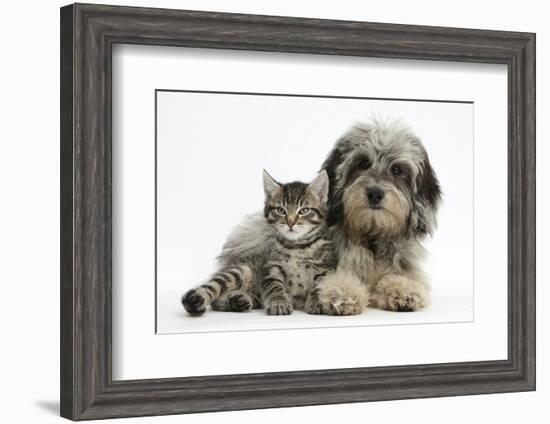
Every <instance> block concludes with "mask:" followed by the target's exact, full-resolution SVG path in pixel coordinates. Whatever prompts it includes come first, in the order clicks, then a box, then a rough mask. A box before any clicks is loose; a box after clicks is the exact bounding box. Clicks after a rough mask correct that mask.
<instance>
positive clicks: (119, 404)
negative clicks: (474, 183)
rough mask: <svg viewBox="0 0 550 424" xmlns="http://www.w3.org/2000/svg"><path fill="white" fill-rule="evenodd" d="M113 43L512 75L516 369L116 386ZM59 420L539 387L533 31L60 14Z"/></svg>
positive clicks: (336, 372) (376, 371) (511, 279)
mask: <svg viewBox="0 0 550 424" xmlns="http://www.w3.org/2000/svg"><path fill="white" fill-rule="evenodd" d="M116 43H127V44H146V45H158V46H185V47H202V48H215V49H239V50H258V51H269V52H293V53H314V54H321V55H348V56H369V57H382V58H399V59H416V60H423V59H425V60H441V61H451V62H479V63H496V64H505V65H507V69H508V311H509V316H508V359H507V360H495V361H483V362H461V363H445V364H427V365H411V366H390V367H370V368H350V369H331V370H318V371H298V372H277V373H263V374H238V375H224V376H205V377H186V378H164V379H151V380H125V381H113V379H112V377H111V375H112V373H111V368H112V361H111V355H112V351H111V346H112V330H111V319H112V310H111V308H112V303H111V302H112V301H111V286H112V263H111V260H112V258H111V237H112V211H111V205H112V199H111V196H112V190H111V183H112V160H111V154H112V146H111V143H112V141H111V125H112V122H111V119H112V117H111V112H112V111H111V89H112V87H111V71H112V67H111V60H112V59H111V55H112V47H113V45H114V44H116ZM60 125H61V415H62V416H63V417H66V418H69V419H73V420H84V419H99V418H113V417H131V416H144V415H164V414H180V413H193V412H205V411H225V410H242V409H253V408H274V407H289V406H301V405H319V404H329V403H344V402H365V401H379V400H390V399H406V398H422V397H437V396H456V395H469V394H481V393H499V392H515V391H528V390H534V389H535V34H532V33H521V32H503V31H485V30H471V29H457V28H442V27H425V26H409V25H394V24H391V25H390V24H379V23H367V22H345V21H331V20H319V19H302V18H289V17H273V16H254V15H242V14H225V13H205V12H195V11H180V10H167V9H150V8H133V7H132V8H131V7H114V6H102V5H88V4H74V5H69V6H66V7H63V8H62V9H61V121H60Z"/></svg>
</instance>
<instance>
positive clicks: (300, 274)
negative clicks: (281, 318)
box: [260, 172, 336, 315]
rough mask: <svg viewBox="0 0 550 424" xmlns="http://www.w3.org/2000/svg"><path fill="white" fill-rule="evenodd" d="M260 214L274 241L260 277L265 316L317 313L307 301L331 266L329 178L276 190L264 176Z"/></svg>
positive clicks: (275, 186)
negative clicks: (296, 311) (272, 231)
mask: <svg viewBox="0 0 550 424" xmlns="http://www.w3.org/2000/svg"><path fill="white" fill-rule="evenodd" d="M264 190H265V193H266V201H265V208H264V214H265V217H266V220H267V222H268V223H269V225H271V226H272V227H273V228H274V229H275V231H276V232H275V234H276V236H275V240H274V242H273V245H272V247H271V251H270V253H269V255H268V257H267V259H266V263H265V265H264V267H263V268H262V271H261V280H260V291H261V296H262V302H263V304H264V308H265V310H266V313H267V314H269V315H288V314H290V313H292V311H293V309H304V307H305V306H306V305H308V308H306V311H308V312H312V313H318V312H317V310H318V308H317V307H316V304H315V302H314V301H313V300H312V299H310V298H309V297H308V296H309V295H310V293H311V292H312V288H313V287H314V286H315V284H316V283H317V282H318V281H320V280H321V279H322V278H323V277H324V276H325V275H326V274H327V273H328V272H329V271H331V270H333V269H334V267H335V265H336V260H335V256H334V249H333V246H332V241H331V238H330V235H329V232H328V228H327V226H326V224H325V214H326V200H327V195H328V177H327V175H326V173H324V172H323V173H321V174H319V176H318V177H317V178H315V179H314V180H313V181H312V182H311V183H310V184H305V183H300V182H294V183H289V184H279V183H277V182H276V181H275V180H273V179H272V178H271V177H270V176H269V174H267V173H264Z"/></svg>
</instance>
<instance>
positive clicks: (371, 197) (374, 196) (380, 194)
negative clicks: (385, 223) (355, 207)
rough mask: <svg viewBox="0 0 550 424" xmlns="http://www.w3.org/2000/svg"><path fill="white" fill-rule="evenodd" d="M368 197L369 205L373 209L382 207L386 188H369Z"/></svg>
mask: <svg viewBox="0 0 550 424" xmlns="http://www.w3.org/2000/svg"><path fill="white" fill-rule="evenodd" d="M367 199H368V201H369V207H370V208H372V209H378V208H380V206H381V205H380V204H381V203H382V200H384V190H382V189H381V188H380V187H369V188H367Z"/></svg>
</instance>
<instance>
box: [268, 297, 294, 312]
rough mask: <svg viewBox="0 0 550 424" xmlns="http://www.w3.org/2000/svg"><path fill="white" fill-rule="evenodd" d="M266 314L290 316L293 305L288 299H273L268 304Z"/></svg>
mask: <svg viewBox="0 0 550 424" xmlns="http://www.w3.org/2000/svg"><path fill="white" fill-rule="evenodd" d="M265 312H266V313H267V314H268V315H290V314H291V313H292V304H291V303H290V302H289V301H288V300H287V299H273V300H270V301H269V302H266V305H265Z"/></svg>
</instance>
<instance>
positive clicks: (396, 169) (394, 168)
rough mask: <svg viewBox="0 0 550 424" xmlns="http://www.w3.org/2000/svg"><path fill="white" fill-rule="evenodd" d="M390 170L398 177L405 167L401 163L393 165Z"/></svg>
mask: <svg viewBox="0 0 550 424" xmlns="http://www.w3.org/2000/svg"><path fill="white" fill-rule="evenodd" d="M390 172H391V173H392V174H393V175H395V176H396V177H398V176H400V175H402V174H403V169H402V168H401V167H400V166H399V165H393V166H392V167H391V169H390Z"/></svg>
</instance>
